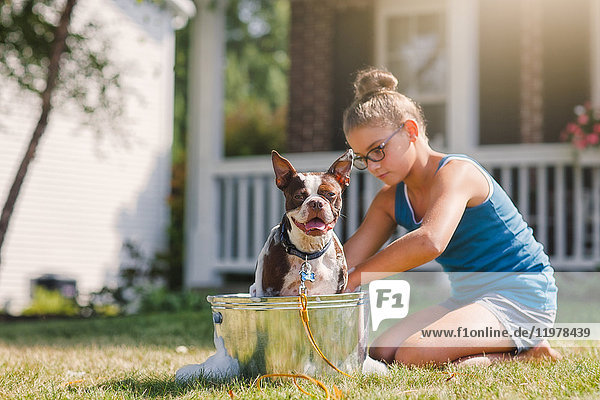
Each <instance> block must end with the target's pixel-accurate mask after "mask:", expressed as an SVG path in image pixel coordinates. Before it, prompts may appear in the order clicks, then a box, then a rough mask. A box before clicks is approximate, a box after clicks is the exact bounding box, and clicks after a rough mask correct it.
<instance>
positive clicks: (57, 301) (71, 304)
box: [23, 286, 79, 317]
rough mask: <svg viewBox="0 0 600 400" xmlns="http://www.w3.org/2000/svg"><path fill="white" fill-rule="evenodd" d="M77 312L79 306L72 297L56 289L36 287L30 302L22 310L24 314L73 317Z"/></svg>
mask: <svg viewBox="0 0 600 400" xmlns="http://www.w3.org/2000/svg"><path fill="white" fill-rule="evenodd" d="M78 314H79V306H78V305H77V303H76V302H75V300H73V299H68V298H66V297H65V296H63V295H62V294H61V293H60V291H58V290H48V289H45V288H43V287H40V286H38V287H36V288H35V290H34V293H33V300H32V301H31V304H30V305H29V306H28V307H27V308H26V309H25V310H23V315H25V316H48V315H53V316H65V317H73V316H76V315H78Z"/></svg>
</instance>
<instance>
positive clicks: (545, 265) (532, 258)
mask: <svg viewBox="0 0 600 400" xmlns="http://www.w3.org/2000/svg"><path fill="white" fill-rule="evenodd" d="M454 159H458V160H464V161H468V162H471V163H473V164H474V165H475V166H477V168H479V169H480V170H481V172H482V173H483V175H484V176H485V177H486V178H487V180H488V183H489V186H490V192H489V195H488V198H487V199H486V200H485V201H484V202H483V203H481V204H480V205H478V206H475V207H468V208H466V209H465V212H464V214H463V216H462V218H461V220H460V222H459V224H458V226H457V228H456V231H455V232H454V234H453V236H452V238H451V239H450V242H449V243H448V246H447V247H446V249H445V250H444V252H443V253H442V254H441V255H440V256H439V257H438V258H437V259H436V261H437V262H438V263H440V265H441V266H442V268H443V270H444V271H445V272H446V273H447V274H448V278H449V280H450V284H451V289H452V296H453V297H454V298H455V299H456V300H458V301H460V302H465V303H467V302H470V301H472V300H474V299H476V298H478V297H480V296H482V295H485V294H488V293H491V292H495V293H500V294H502V295H503V296H506V297H508V298H510V299H513V300H515V301H518V302H520V303H521V304H523V305H525V306H528V307H531V308H535V309H538V310H544V311H547V310H555V309H556V294H557V288H556V284H555V282H554V276H553V274H554V270H553V268H552V267H551V266H550V261H549V259H548V256H547V255H546V253H545V252H544V248H543V246H542V245H541V244H540V243H539V242H537V241H536V240H535V238H534V237H533V232H532V229H531V228H530V227H529V226H527V224H526V223H525V221H524V220H523V217H522V216H521V214H520V213H519V212H518V210H517V208H516V207H515V205H514V204H513V202H512V201H511V200H510V198H509V197H508V195H507V194H506V192H505V191H504V190H503V189H502V187H500V185H499V184H498V183H497V182H496V181H495V180H494V178H493V177H492V176H491V175H490V174H489V173H488V172H487V171H486V170H485V169H484V168H483V167H482V166H481V165H479V164H478V163H477V162H476V161H474V160H473V159H471V158H469V157H467V156H464V155H455V154H452V155H447V156H445V157H444V158H443V159H442V160H441V161H440V163H439V165H438V168H437V170H438V171H439V169H440V168H443V167H444V165H446V164H447V163H448V162H449V161H451V160H454ZM436 173H437V171H436ZM394 211H395V218H396V222H397V223H398V224H399V225H401V226H403V227H404V228H406V229H408V230H409V231H413V230H415V229H417V228H418V227H420V226H421V221H416V219H415V215H414V211H413V209H412V206H411V204H410V201H409V199H408V192H407V189H406V185H405V184H404V182H400V183H399V184H398V185H397V187H396V200H395V210H394Z"/></svg>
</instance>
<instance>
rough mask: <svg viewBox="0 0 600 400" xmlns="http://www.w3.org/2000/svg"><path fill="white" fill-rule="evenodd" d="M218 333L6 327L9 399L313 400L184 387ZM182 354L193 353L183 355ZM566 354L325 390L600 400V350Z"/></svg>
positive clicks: (107, 323) (179, 319)
mask: <svg viewBox="0 0 600 400" xmlns="http://www.w3.org/2000/svg"><path fill="white" fill-rule="evenodd" d="M212 334H213V333H212V322H211V313H210V310H203V311H198V312H187V313H176V314H174V313H164V314H155V315H146V316H130V317H118V318H106V319H100V318H97V319H90V320H52V321H27V322H0V399H4V398H10V399H13V398H16V399H231V398H232V396H233V397H234V398H236V399H265V398H268V399H299V398H309V397H308V396H306V395H303V394H302V393H300V392H299V391H298V389H296V387H295V386H294V385H293V384H292V383H291V381H289V380H282V381H269V382H265V384H264V385H263V392H262V393H261V392H260V391H259V390H258V389H256V388H255V387H254V386H252V381H251V380H244V379H239V380H235V381H230V382H221V383H219V382H208V381H198V382H196V383H194V384H191V385H179V384H177V383H176V382H175V380H174V375H175V371H176V370H177V369H178V368H180V367H181V366H183V365H185V364H191V363H200V362H202V361H204V360H205V359H206V358H207V357H208V356H209V355H211V354H212V353H213V351H214V347H213V339H212ZM181 345H184V346H186V347H187V348H188V349H189V351H188V352H187V353H178V352H177V351H176V348H177V346H181ZM307 345H308V344H307ZM561 351H562V352H563V355H564V356H565V357H564V359H563V360H561V361H558V362H549V361H540V362H529V363H525V362H504V363H498V364H495V365H492V366H491V367H456V366H447V367H443V368H405V367H397V366H396V367H393V368H392V369H391V373H390V374H389V375H388V376H360V375H359V376H356V378H355V379H350V378H344V377H342V376H330V377H324V378H323V381H324V383H326V384H327V385H328V386H329V387H331V385H333V384H335V385H336V386H338V387H339V388H340V389H341V390H342V391H343V392H344V394H345V396H346V397H345V398H347V399H397V398H419V399H430V398H431V399H435V398H442V399H465V398H500V399H550V398H558V399H562V398H578V399H586V398H589V399H595V398H599V397H600V354H599V350H598V348H590V347H588V348H565V349H563V350H561ZM303 386H304V387H306V388H307V389H312V390H313V391H314V392H315V393H319V391H318V390H317V389H315V388H311V386H310V385H309V384H304V385H303ZM319 394H320V393H319ZM321 398H322V397H321Z"/></svg>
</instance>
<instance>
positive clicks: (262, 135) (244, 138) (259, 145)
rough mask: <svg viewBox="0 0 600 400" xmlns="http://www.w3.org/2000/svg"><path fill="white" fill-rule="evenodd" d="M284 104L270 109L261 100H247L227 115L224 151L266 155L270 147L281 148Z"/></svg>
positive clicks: (283, 143)
mask: <svg viewBox="0 0 600 400" xmlns="http://www.w3.org/2000/svg"><path fill="white" fill-rule="evenodd" d="M286 116H287V107H286V106H281V107H279V108H278V109H277V110H275V111H274V112H271V111H270V109H269V106H268V105H267V104H266V103H265V102H264V101H262V100H259V99H256V100H254V101H251V100H248V101H247V102H243V103H240V104H239V109H237V110H236V111H235V112H231V113H230V114H228V115H227V117H226V118H227V119H226V124H225V154H226V155H227V156H245V155H252V154H268V153H270V152H271V150H272V149H277V150H280V151H284V146H285V129H286Z"/></svg>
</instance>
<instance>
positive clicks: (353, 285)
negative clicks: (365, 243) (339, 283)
mask: <svg viewBox="0 0 600 400" xmlns="http://www.w3.org/2000/svg"><path fill="white" fill-rule="evenodd" d="M358 288H360V273H358V272H357V271H356V269H355V268H352V269H351V270H350V272H349V273H348V284H347V285H346V289H345V290H344V293H352V292H355V291H356V289H358Z"/></svg>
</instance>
